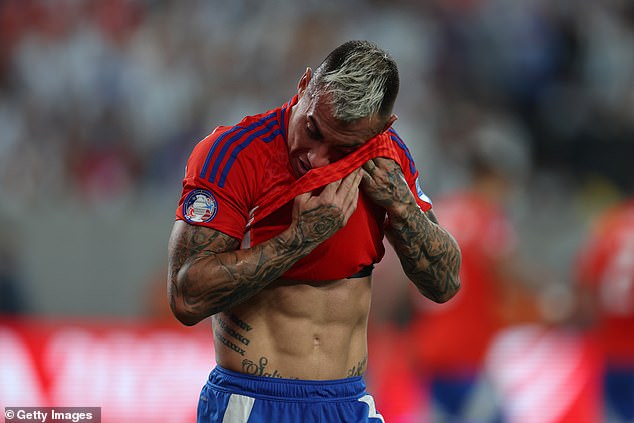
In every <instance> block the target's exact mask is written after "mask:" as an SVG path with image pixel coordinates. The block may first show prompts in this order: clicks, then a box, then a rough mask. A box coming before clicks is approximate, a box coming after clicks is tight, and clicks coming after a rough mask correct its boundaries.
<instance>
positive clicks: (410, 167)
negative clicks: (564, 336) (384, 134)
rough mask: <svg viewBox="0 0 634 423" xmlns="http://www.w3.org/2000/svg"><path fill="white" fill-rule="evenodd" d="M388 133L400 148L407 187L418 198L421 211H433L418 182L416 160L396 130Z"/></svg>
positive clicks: (429, 200) (417, 201)
mask: <svg viewBox="0 0 634 423" xmlns="http://www.w3.org/2000/svg"><path fill="white" fill-rule="evenodd" d="M388 132H389V134H390V139H391V140H392V141H393V142H394V143H395V144H396V145H397V147H398V150H399V153H400V154H399V156H400V160H401V163H400V165H401V168H402V170H403V174H404V176H405V180H406V181H407V185H408V186H409V189H410V190H411V191H412V193H413V194H414V196H415V197H416V203H417V204H418V207H420V208H421V210H422V211H424V212H426V211H429V210H431V208H432V202H431V199H430V198H429V197H428V196H427V195H426V194H425V193H424V192H423V189H422V188H421V186H420V183H419V182H418V177H419V173H418V169H417V168H416V164H415V163H414V158H413V157H412V154H411V153H410V151H409V149H408V148H407V146H406V145H405V143H404V142H403V140H402V139H401V137H400V136H399V135H398V134H397V133H396V131H395V130H394V129H390V130H389V131H388Z"/></svg>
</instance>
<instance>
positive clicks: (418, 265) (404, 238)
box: [373, 162, 461, 302]
mask: <svg viewBox="0 0 634 423" xmlns="http://www.w3.org/2000/svg"><path fill="white" fill-rule="evenodd" d="M390 166H391V168H390V169H388V171H387V172H386V173H385V174H384V176H383V178H384V179H383V181H382V183H381V186H382V187H383V190H378V191H377V192H375V193H374V195H373V198H374V201H375V202H376V203H377V204H379V205H381V206H382V207H384V208H385V209H386V210H387V211H388V218H389V225H388V226H387V228H386V235H387V238H388V239H389V241H390V242H391V243H392V245H393V246H394V249H395V251H396V253H397V254H398V257H399V259H400V261H401V264H402V266H403V270H404V271H405V273H406V274H407V276H408V277H409V278H410V279H411V280H412V281H413V282H414V284H415V285H416V287H417V288H418V290H419V291H420V292H421V293H422V294H423V295H425V296H426V297H428V298H430V299H432V300H434V301H436V302H445V301H447V300H449V299H450V298H451V297H453V296H454V295H455V294H456V292H458V289H459V288H460V280H459V278H458V272H459V270H460V261H461V256H460V249H459V248H458V244H457V243H456V241H455V240H454V239H453V237H452V236H451V235H450V234H449V233H448V232H447V231H446V230H444V229H443V228H442V227H441V226H439V225H438V221H437V220H436V217H435V216H434V215H433V213H432V212H431V211H430V212H427V213H424V212H423V211H422V210H421V209H420V208H419V207H418V205H417V204H416V199H415V197H414V194H413V193H412V191H411V190H410V189H409V187H408V185H407V182H406V181H405V177H404V176H403V173H402V171H401V169H400V167H399V165H398V164H396V163H395V162H392V163H391V164H390Z"/></svg>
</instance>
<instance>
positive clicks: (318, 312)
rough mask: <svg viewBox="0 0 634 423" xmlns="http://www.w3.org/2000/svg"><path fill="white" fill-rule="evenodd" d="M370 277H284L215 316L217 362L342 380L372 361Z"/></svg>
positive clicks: (265, 372)
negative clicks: (322, 280)
mask: <svg viewBox="0 0 634 423" xmlns="http://www.w3.org/2000/svg"><path fill="white" fill-rule="evenodd" d="M370 283H371V282H370V277H365V278H357V279H344V280H340V281H331V282H326V283H317V284H306V283H300V282H293V281H284V280H280V281H278V282H275V283H273V284H272V285H271V286H269V287H267V288H265V289H264V290H262V291H261V292H260V293H259V294H258V295H257V296H256V297H254V298H252V299H251V300H250V301H248V302H246V303H244V304H242V305H240V306H237V307H234V308H233V309H232V310H231V312H225V313H218V314H216V315H214V316H213V317H212V328H213V333H214V341H215V349H216V361H217V362H218V364H219V365H221V366H223V367H225V368H228V369H230V370H234V371H237V372H241V373H246V374H251V375H255V376H265V377H277V378H291V379H294V378H298V379H317V380H319V379H340V378H345V377H350V376H360V375H362V374H363V373H364V372H365V369H366V364H367V350H366V325H367V315H368V311H369V307H370Z"/></svg>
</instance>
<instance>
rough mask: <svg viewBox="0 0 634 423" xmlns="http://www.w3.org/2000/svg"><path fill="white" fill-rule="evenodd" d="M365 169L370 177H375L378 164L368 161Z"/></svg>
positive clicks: (364, 166)
mask: <svg viewBox="0 0 634 423" xmlns="http://www.w3.org/2000/svg"><path fill="white" fill-rule="evenodd" d="M362 167H363V169H365V171H366V172H368V173H369V174H370V175H373V174H374V172H376V167H377V166H376V163H375V162H374V160H368V161H367V162H365V163H364V164H363V166H362Z"/></svg>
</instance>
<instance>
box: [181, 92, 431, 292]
mask: <svg viewBox="0 0 634 423" xmlns="http://www.w3.org/2000/svg"><path fill="white" fill-rule="evenodd" d="M296 102H297V97H294V98H293V99H292V100H291V101H290V102H289V103H287V104H285V105H284V106H283V107H281V108H278V109H274V110H271V111H268V112H266V113H263V114H259V115H255V116H248V117H246V118H244V119H243V120H242V121H241V122H240V123H239V124H237V125H235V126H230V127H227V126H221V127H218V128H216V129H215V130H214V131H213V132H212V133H211V134H210V135H209V136H207V137H206V138H205V139H203V140H202V141H200V142H199V143H198V144H197V145H196V147H195V148H194V150H193V152H192V154H191V156H190V157H189V160H188V162H187V168H186V172H185V178H184V180H183V192H182V195H181V199H180V203H179V206H178V208H177V210H176V218H177V219H181V220H185V221H187V222H188V223H190V224H194V225H202V226H205V227H208V228H212V229H215V230H218V231H220V232H223V233H225V234H227V235H229V236H232V237H234V238H236V239H240V240H242V246H243V248H248V247H251V246H255V245H257V244H260V243H262V242H264V241H266V240H268V239H270V238H272V237H274V236H276V235H278V234H280V233H281V232H283V231H284V230H285V229H286V228H288V227H289V226H290V224H291V221H292V209H293V199H294V197H295V196H296V195H298V194H300V193H303V192H308V191H311V190H314V189H316V188H319V187H322V186H324V185H326V184H328V183H330V182H333V181H335V180H337V179H340V178H342V177H344V176H346V175H347V174H349V173H351V172H352V171H353V170H354V169H356V168H358V167H359V166H360V165H361V164H362V163H364V162H365V161H367V160H369V159H371V158H373V157H379V156H381V157H389V158H392V159H394V160H396V161H397V162H398V163H399V164H400V166H401V168H402V169H403V173H404V175H405V178H406V180H407V183H408V184H409V186H410V189H411V190H412V192H413V193H415V194H416V195H415V196H416V198H417V202H418V205H419V206H420V207H421V209H422V210H424V211H427V210H429V209H430V208H431V203H430V201H429V199H428V198H427V197H426V196H425V194H423V192H422V190H421V189H420V187H419V185H418V182H417V178H418V171H417V170H416V166H415V165H414V162H413V159H412V157H411V154H410V152H409V150H408V149H407V147H406V146H405V144H404V143H403V141H402V140H401V138H400V137H399V136H398V134H397V133H396V131H394V130H393V129H389V130H388V131H386V132H384V133H382V134H380V135H379V136H377V137H375V138H373V139H372V140H369V141H368V142H367V143H366V144H365V145H363V146H362V147H361V148H359V150H357V151H355V152H354V153H352V154H350V155H349V156H346V157H345V158H343V159H341V160H340V161H338V162H336V163H332V164H330V165H328V166H325V167H322V168H317V169H312V170H310V171H309V172H308V173H306V174H305V175H304V176H302V177H301V178H299V179H297V178H296V177H295V176H294V174H293V171H292V169H291V166H290V161H289V157H288V146H287V143H286V130H287V127H288V119H289V115H290V110H291V107H292V106H293V105H294V104H295V103H296ZM384 220H385V211H384V210H383V209H381V208H379V207H377V206H375V205H374V204H372V202H371V201H370V200H369V199H367V198H366V197H365V196H364V195H360V196H359V203H358V206H357V209H356V210H355V212H354V213H353V215H352V216H351V217H350V219H349V220H348V223H347V225H346V226H345V227H344V228H342V229H341V230H339V231H338V232H337V233H336V234H335V235H333V236H332V237H331V238H329V239H328V240H326V241H325V242H323V243H322V244H320V245H319V246H318V247H317V248H316V249H315V250H313V251H312V252H311V253H310V254H309V255H308V256H306V257H304V258H303V259H301V260H299V261H298V262H297V263H296V264H295V265H294V266H293V267H292V268H291V269H289V270H288V271H287V272H286V273H285V274H284V277H285V278H287V279H296V280H313V281H318V280H334V279H342V278H345V277H348V276H350V275H353V274H355V273H357V272H358V271H359V270H361V269H363V268H364V267H366V266H369V265H372V264H374V263H377V262H378V261H380V260H381V258H382V257H383V253H384V249H383V243H382V240H383V222H384Z"/></svg>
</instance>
